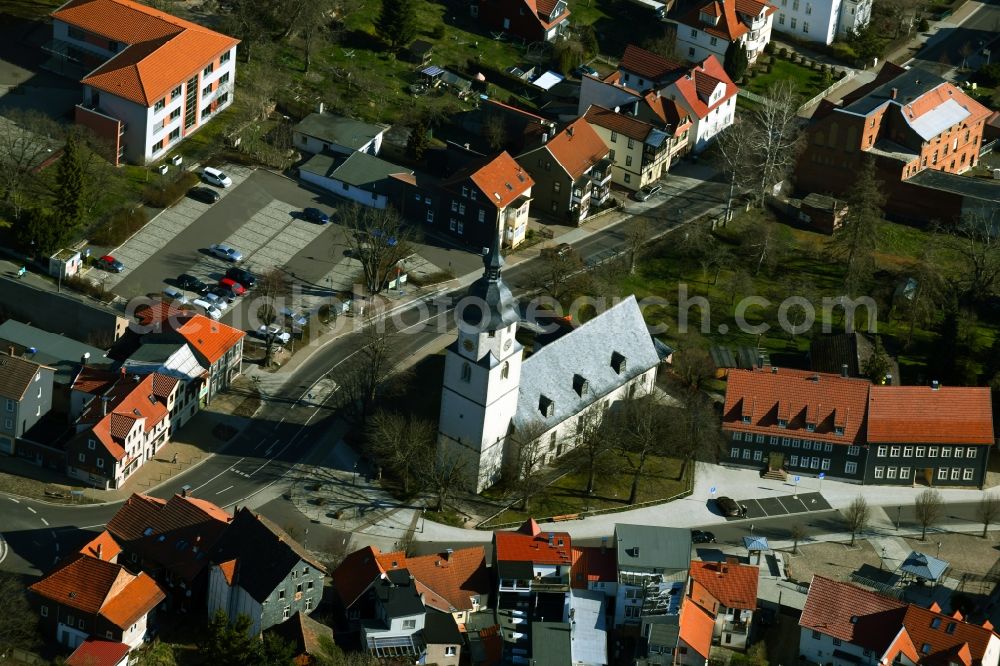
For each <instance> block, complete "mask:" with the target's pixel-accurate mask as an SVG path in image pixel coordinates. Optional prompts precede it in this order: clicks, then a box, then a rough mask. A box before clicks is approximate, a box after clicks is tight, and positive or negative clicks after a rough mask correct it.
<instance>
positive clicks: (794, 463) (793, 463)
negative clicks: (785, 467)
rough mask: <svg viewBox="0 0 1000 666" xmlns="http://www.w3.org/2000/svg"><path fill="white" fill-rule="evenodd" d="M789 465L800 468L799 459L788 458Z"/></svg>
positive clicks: (795, 457)
mask: <svg viewBox="0 0 1000 666" xmlns="http://www.w3.org/2000/svg"><path fill="white" fill-rule="evenodd" d="M788 464H789V465H791V466H792V467H798V466H799V457H798V456H789V458H788Z"/></svg>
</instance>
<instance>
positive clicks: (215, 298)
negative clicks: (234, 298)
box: [205, 291, 229, 312]
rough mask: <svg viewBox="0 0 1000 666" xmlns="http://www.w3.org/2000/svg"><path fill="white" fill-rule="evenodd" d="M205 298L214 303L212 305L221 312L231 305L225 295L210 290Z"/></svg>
mask: <svg viewBox="0 0 1000 666" xmlns="http://www.w3.org/2000/svg"><path fill="white" fill-rule="evenodd" d="M205 300H206V301H208V302H209V303H211V304H212V307H215V308H219V311H220V312H225V311H226V308H228V307H229V302H228V300H227V299H226V297H225V296H223V295H220V294H217V293H216V292H214V291H210V292H208V293H207V294H205Z"/></svg>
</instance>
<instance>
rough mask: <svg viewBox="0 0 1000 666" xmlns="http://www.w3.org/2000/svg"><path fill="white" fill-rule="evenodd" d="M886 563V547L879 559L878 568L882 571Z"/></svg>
mask: <svg viewBox="0 0 1000 666" xmlns="http://www.w3.org/2000/svg"><path fill="white" fill-rule="evenodd" d="M884 564H885V548H883V549H882V557H881V558H879V561H878V570H879V571H882V566H883V565H884Z"/></svg>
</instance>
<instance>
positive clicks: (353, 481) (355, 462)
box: [351, 461, 358, 486]
mask: <svg viewBox="0 0 1000 666" xmlns="http://www.w3.org/2000/svg"><path fill="white" fill-rule="evenodd" d="M351 485H352V486H356V485H358V463H357V461H354V478H353V479H352V480H351Z"/></svg>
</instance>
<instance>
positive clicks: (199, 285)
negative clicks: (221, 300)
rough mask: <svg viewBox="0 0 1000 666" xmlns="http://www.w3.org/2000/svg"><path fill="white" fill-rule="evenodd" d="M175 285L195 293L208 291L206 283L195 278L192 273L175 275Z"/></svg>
mask: <svg viewBox="0 0 1000 666" xmlns="http://www.w3.org/2000/svg"><path fill="white" fill-rule="evenodd" d="M177 286H178V287H180V288H181V289H187V290H188V291H193V292H195V293H196V294H204V293H205V292H206V291H208V285H207V284H205V283H204V282H202V281H201V280H199V279H198V278H196V277H195V276H193V275H188V274H187V273H181V274H180V275H178V276H177Z"/></svg>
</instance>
